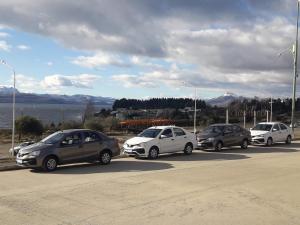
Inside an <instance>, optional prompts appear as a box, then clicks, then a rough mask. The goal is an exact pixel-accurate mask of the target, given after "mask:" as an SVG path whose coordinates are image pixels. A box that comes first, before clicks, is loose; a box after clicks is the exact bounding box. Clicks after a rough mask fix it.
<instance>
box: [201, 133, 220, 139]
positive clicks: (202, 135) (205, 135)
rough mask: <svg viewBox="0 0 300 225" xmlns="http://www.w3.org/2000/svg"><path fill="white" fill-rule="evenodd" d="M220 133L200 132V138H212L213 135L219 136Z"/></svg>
mask: <svg viewBox="0 0 300 225" xmlns="http://www.w3.org/2000/svg"><path fill="white" fill-rule="evenodd" d="M218 135H219V134H214V133H209V134H208V133H200V134H198V136H197V137H198V138H199V139H208V138H212V137H217V136H218Z"/></svg>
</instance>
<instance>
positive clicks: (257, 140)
mask: <svg viewBox="0 0 300 225" xmlns="http://www.w3.org/2000/svg"><path fill="white" fill-rule="evenodd" d="M251 143H252V144H265V143H266V140H265V138H263V137H252V139H251Z"/></svg>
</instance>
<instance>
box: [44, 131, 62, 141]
mask: <svg viewBox="0 0 300 225" xmlns="http://www.w3.org/2000/svg"><path fill="white" fill-rule="evenodd" d="M63 136H64V134H63V133H62V132H60V131H59V132H56V133H54V134H51V135H49V136H48V137H45V138H44V139H43V140H41V142H42V143H45V144H55V143H57V142H58V141H60V140H61V138H62V137H63Z"/></svg>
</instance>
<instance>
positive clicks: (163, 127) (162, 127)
mask: <svg viewBox="0 0 300 225" xmlns="http://www.w3.org/2000/svg"><path fill="white" fill-rule="evenodd" d="M174 127H176V126H174V125H169V126H153V127H149V128H148V129H166V128H174ZM177 128H178V127H177Z"/></svg>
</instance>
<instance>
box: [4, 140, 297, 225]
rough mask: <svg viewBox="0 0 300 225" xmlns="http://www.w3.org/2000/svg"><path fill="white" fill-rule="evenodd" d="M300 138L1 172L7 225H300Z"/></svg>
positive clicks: (5, 222) (5, 224)
mask: <svg viewBox="0 0 300 225" xmlns="http://www.w3.org/2000/svg"><path fill="white" fill-rule="evenodd" d="M299 212H300V142H295V143H293V144H291V145H285V144H277V145H274V146H272V147H263V146H259V147H250V148H249V149H247V150H241V149H240V148H233V149H227V150H224V151H222V152H219V153H216V152H207V151H194V153H193V155H190V156H186V155H184V154H181V153H178V154H173V155H164V156H161V157H160V158H159V159H158V160H141V159H140V160H137V159H134V158H125V159H117V160H114V161H112V163H111V164H110V165H108V166H99V165H98V164H79V165H70V166H63V167H60V168H59V169H58V170H57V171H55V172H53V173H44V172H35V171H32V170H30V169H25V170H17V171H7V172H0V224H2V225H10V224H14V225H15V224H18V225H23V224H24V225H40V224H44V225H45V224H49V225H50V224H51V225H52V224H54V225H55V224H60V225H100V224H105V225H108V224H110V225H113V224H122V225H124V224H130V225H135V224H136V225H141V224H143V225H144V224H153V225H158V224H161V225H166V224H170V225H171V224H172V225H176V224H184V225H188V224H193V225H194V224H205V225H210V224H211V225H215V224H226V225H228V224H230V225H235V224H236V225H253V224H255V225H269V224H270V225H277V224H278V225H282V224H285V225H292V224H295V225H299V224H300V213H299Z"/></svg>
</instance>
